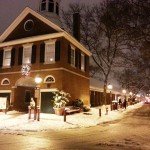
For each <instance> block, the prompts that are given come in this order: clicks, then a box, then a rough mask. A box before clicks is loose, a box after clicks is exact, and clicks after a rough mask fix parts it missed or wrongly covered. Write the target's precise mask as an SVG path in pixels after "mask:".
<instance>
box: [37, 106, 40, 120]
mask: <svg viewBox="0 0 150 150" xmlns="http://www.w3.org/2000/svg"><path fill="white" fill-rule="evenodd" d="M37 121H40V108H39V107H37Z"/></svg>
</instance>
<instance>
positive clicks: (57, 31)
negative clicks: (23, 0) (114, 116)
mask: <svg viewBox="0 0 150 150" xmlns="http://www.w3.org/2000/svg"><path fill="white" fill-rule="evenodd" d="M43 8H44V7H43ZM90 55H91V53H90V52H89V51H88V50H87V49H86V48H85V47H84V46H83V45H82V44H81V43H80V42H78V41H77V40H76V39H75V38H74V37H72V36H71V35H69V34H68V33H67V32H65V31H64V30H62V29H61V28H60V27H59V26H57V25H56V24H54V23H52V22H51V21H49V20H48V19H46V18H45V17H43V16H42V15H40V14H39V13H37V12H35V11H33V10H32V9H30V8H28V7H27V8H25V9H24V10H23V12H22V13H21V14H20V15H19V16H18V17H17V18H16V19H15V20H14V22H13V23H12V24H11V25H10V26H9V27H8V28H7V29H6V30H5V31H4V32H3V34H2V35H1V36H0V97H4V96H5V97H7V101H8V105H13V109H15V110H18V111H27V109H28V105H29V102H30V99H31V97H35V94H36V93H35V92H36V90H35V89H36V87H37V84H36V83H35V81H34V79H35V77H37V76H40V77H41V78H42V83H41V84H40V95H39V103H38V105H39V106H40V109H41V112H44V113H53V109H52V107H53V106H52V101H51V100H52V97H53V93H52V92H53V91H57V90H64V91H66V92H68V93H70V95H71V97H70V102H69V104H68V105H71V104H72V101H73V100H75V99H77V98H78V99H82V100H83V102H84V104H85V105H90V96H89V56H90Z"/></svg>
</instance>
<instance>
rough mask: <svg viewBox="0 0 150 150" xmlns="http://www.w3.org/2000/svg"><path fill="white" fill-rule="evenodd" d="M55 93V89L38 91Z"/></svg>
mask: <svg viewBox="0 0 150 150" xmlns="http://www.w3.org/2000/svg"><path fill="white" fill-rule="evenodd" d="M55 91H58V89H57V88H53V89H40V92H41V93H42V92H55Z"/></svg>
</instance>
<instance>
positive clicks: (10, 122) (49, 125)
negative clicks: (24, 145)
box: [0, 102, 143, 132]
mask: <svg viewBox="0 0 150 150" xmlns="http://www.w3.org/2000/svg"><path fill="white" fill-rule="evenodd" d="M142 105H143V103H142V102H141V103H138V104H135V105H130V106H128V107H127V109H126V110H124V109H119V110H113V111H110V106H108V108H109V111H108V115H106V108H105V106H102V107H96V108H91V110H90V111H89V112H86V113H85V112H80V113H75V114H70V115H67V117H66V122H64V116H57V115H55V114H44V113H41V114H40V121H37V120H34V119H33V114H32V116H31V117H32V119H30V120H29V119H28V114H25V113H21V112H17V111H9V112H7V114H4V113H3V112H0V130H1V131H5V130H11V131H31V132H37V131H45V130H49V129H52V130H61V129H69V128H82V127H90V126H96V125H98V124H102V123H105V122H109V121H113V120H117V119H121V118H122V117H123V115H124V114H125V113H127V112H129V111H131V110H134V109H137V108H139V107H141V106H142ZM99 108H101V116H99Z"/></svg>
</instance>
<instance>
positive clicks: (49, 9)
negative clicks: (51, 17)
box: [48, 0, 54, 12]
mask: <svg viewBox="0 0 150 150" xmlns="http://www.w3.org/2000/svg"><path fill="white" fill-rule="evenodd" d="M48 11H49V12H54V1H53V0H49V2H48Z"/></svg>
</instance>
